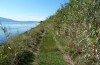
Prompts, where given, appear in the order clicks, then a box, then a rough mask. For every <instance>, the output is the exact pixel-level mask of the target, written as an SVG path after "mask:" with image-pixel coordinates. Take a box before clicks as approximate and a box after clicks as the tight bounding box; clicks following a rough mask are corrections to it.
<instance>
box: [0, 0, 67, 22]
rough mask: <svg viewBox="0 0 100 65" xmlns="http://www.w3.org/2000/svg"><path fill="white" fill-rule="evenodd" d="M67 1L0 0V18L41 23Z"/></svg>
mask: <svg viewBox="0 0 100 65" xmlns="http://www.w3.org/2000/svg"><path fill="white" fill-rule="evenodd" d="M65 2H69V0H0V17H5V18H10V19H14V20H20V21H26V20H27V21H32V20H34V21H41V20H44V19H46V18H47V17H48V16H50V15H53V14H54V13H55V12H56V11H57V10H58V9H59V8H60V6H61V4H64V3H65Z"/></svg>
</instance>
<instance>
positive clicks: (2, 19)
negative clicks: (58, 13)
mask: <svg viewBox="0 0 100 65" xmlns="http://www.w3.org/2000/svg"><path fill="white" fill-rule="evenodd" d="M0 22H2V23H16V24H17V23H21V24H23V23H38V21H16V20H12V19H8V18H3V17H0Z"/></svg>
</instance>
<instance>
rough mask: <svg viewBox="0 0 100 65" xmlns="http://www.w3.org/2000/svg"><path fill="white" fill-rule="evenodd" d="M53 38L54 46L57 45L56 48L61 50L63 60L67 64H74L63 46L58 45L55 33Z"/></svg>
mask: <svg viewBox="0 0 100 65" xmlns="http://www.w3.org/2000/svg"><path fill="white" fill-rule="evenodd" d="M53 39H54V40H55V42H56V46H57V47H58V49H59V50H60V51H61V53H62V54H63V58H64V61H65V62H66V63H67V64H68V65H75V64H74V62H73V60H71V58H70V56H69V55H68V54H66V52H65V50H64V49H63V47H62V46H61V45H60V43H59V41H58V40H57V39H56V36H55V34H53Z"/></svg>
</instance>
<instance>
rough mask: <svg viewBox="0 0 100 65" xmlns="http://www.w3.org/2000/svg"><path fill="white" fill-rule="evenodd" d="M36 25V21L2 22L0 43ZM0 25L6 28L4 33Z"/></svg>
mask: <svg viewBox="0 0 100 65" xmlns="http://www.w3.org/2000/svg"><path fill="white" fill-rule="evenodd" d="M37 25H39V23H38V22H32V23H31V22H29V23H14V22H13V23H2V25H0V44H3V43H4V42H6V41H7V40H8V39H9V38H10V37H13V36H18V35H19V34H22V33H24V32H26V31H28V30H30V29H31V28H34V27H36V26H37ZM1 27H3V28H6V29H7V32H6V33H4V31H3V30H2V29H1Z"/></svg>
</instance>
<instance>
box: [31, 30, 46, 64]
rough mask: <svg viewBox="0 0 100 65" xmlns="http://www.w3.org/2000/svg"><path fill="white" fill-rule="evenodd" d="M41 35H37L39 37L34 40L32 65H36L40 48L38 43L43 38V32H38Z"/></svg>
mask: <svg viewBox="0 0 100 65" xmlns="http://www.w3.org/2000/svg"><path fill="white" fill-rule="evenodd" d="M40 32H41V33H40V34H39V37H38V38H37V39H36V45H35V47H34V49H33V50H34V51H35V50H36V51H35V53H34V54H35V60H34V62H33V63H32V64H33V65H38V62H37V60H38V59H37V57H38V54H39V48H40V45H41V44H40V42H41V39H42V37H43V36H44V34H45V33H44V30H41V31H40Z"/></svg>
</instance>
